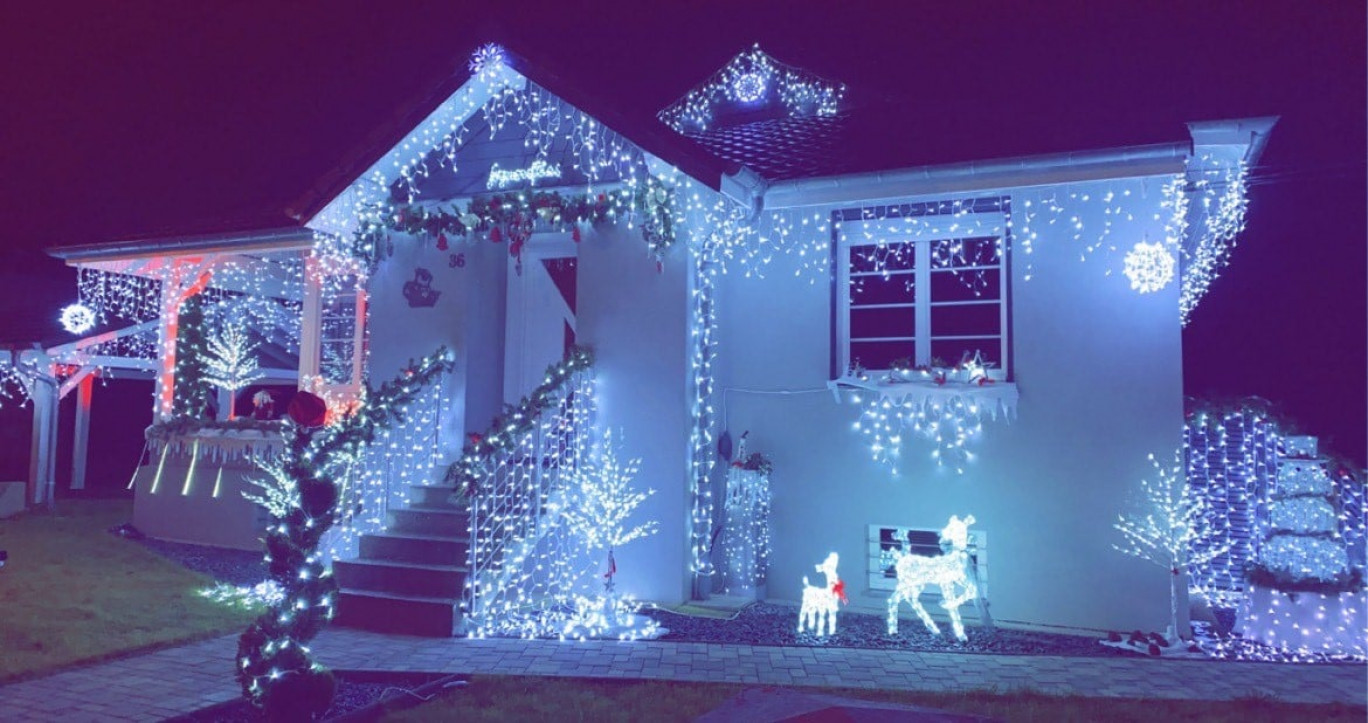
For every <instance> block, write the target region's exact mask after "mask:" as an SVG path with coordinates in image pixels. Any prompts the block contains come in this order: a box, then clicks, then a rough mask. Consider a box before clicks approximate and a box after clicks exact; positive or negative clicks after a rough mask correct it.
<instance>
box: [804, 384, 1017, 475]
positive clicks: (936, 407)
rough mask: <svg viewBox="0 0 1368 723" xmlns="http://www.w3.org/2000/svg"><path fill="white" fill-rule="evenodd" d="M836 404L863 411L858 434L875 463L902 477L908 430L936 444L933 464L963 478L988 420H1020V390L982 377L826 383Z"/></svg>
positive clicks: (932, 452)
mask: <svg viewBox="0 0 1368 723" xmlns="http://www.w3.org/2000/svg"><path fill="white" fill-rule="evenodd" d="M827 388H829V389H830V390H831V393H832V396H833V397H834V398H835V399H836V401H837V402H840V401H841V400H842V398H843V397H844V398H847V399H849V400H850V401H852V402H854V403H856V404H859V405H861V407H862V411H861V413H860V419H859V420H858V421H856V422H855V429H856V431H858V432H860V433H861V434H863V435H864V437H865V438H866V440H868V442H869V451H870V453H871V454H872V455H873V457H874V460H875V461H876V462H881V463H883V464H886V465H888V466H889V468H890V470H891V471H892V473H893V474H894V475H896V474H897V473H898V468H897V462H898V458H899V453H900V449H901V447H902V442H903V435H904V433H905V432H906V431H907V430H911V431H912V432H913V433H915V434H917V435H919V436H921V437H923V438H925V439H926V440H928V441H930V442H932V444H933V445H934V446H935V448H934V449H933V450H932V451H931V457H932V459H935V460H936V464H937V465H938V466H942V467H943V466H951V467H953V468H954V469H955V472H956V473H957V474H963V473H964V468H965V465H967V464H968V463H969V462H971V461H973V459H974V454H973V453H972V452H970V451H969V448H968V446H969V442H970V441H972V440H973V439H974V438H975V437H976V436H978V433H979V432H980V431H982V428H983V420H984V418H985V417H986V418H989V419H992V420H994V421H996V420H997V419H998V418H999V417H1002V418H1004V419H1011V418H1012V417H1015V416H1016V408H1017V399H1018V397H1019V394H1018V391H1017V386H1016V384H1014V383H1011V382H1005V381H997V380H994V379H991V378H989V377H980V378H977V379H975V380H974V381H972V382H971V381H958V380H957V379H956V378H954V377H953V376H951V375H935V376H927V377H925V378H916V377H911V378H908V377H898V378H895V377H894V376H892V375H880V376H878V377H870V376H868V375H867V374H859V375H855V374H847V375H846V376H843V377H841V378H839V379H833V380H831V381H829V382H827Z"/></svg>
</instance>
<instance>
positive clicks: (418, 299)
mask: <svg viewBox="0 0 1368 723" xmlns="http://www.w3.org/2000/svg"><path fill="white" fill-rule="evenodd" d="M441 295H442V292H440V291H438V290H436V289H434V288H432V272H431V271H428V270H427V269H425V268H423V267H421V266H419V267H418V268H416V269H414V270H413V280H412V281H406V282H404V298H405V299H408V305H409V307H410V308H414V309H419V308H427V307H431V306H434V305H436V304H437V297H438V296H441Z"/></svg>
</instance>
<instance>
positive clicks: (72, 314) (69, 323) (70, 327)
mask: <svg viewBox="0 0 1368 723" xmlns="http://www.w3.org/2000/svg"><path fill="white" fill-rule="evenodd" d="M60 320H61V322H62V328H63V329H66V330H67V331H68V332H70V333H72V334H84V333H86V332H87V331H90V330H91V329H94V328H95V311H94V310H93V309H91V308H90V307H89V306H86V305H85V304H69V305H67V306H66V307H65V308H63V309H62V315H61V317H60Z"/></svg>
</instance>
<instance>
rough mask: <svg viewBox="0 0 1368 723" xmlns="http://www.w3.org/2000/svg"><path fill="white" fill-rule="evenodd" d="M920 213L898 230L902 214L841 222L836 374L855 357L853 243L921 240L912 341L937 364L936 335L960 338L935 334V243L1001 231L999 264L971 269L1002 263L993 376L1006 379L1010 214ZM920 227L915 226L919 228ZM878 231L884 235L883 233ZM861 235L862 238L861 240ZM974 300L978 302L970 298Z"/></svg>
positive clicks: (923, 357) (921, 357)
mask: <svg viewBox="0 0 1368 723" xmlns="http://www.w3.org/2000/svg"><path fill="white" fill-rule="evenodd" d="M914 218H916V223H915V224H909V228H906V229H901V228H900V229H896V231H892V232H890V231H889V229H888V227H889V226H892V225H895V224H898V223H899V219H897V218H893V219H883V220H868V221H845V222H842V224H841V230H840V236H839V237H838V240H837V244H836V285H837V286H836V361H837V366H836V374H837V376H838V377H839V376H840V375H842V374H844V373H845V371H846V370H847V369H849V368H850V363H851V361H852V359H851V355H850V343H851V340H850V311H851V299H850V282H851V274H850V250H851V247H852V246H874V245H877V244H879V243H880V242H883V243H889V244H900V243H906V242H915V243H916V254H917V257H916V261H915V267H914V268H913V269H912V273H913V274H914V275H915V277H916V282H915V289H916V301H915V302H914V313H915V314H916V320H915V332H914V336H913V337H912V338H911V341H912V342H913V344H914V345H915V348H916V359H915V360H914V361H915V363H916V364H917V365H919V366H925V365H929V364H930V363H931V342H932V341H933V340H936V339H938V338H939V339H945V338H954V337H934V336H933V335H932V331H933V330H932V328H931V307H932V306H934V305H937V302H936V301H935V299H932V298H930V294H931V273H932V268H931V246H932V243H933V242H936V241H951V240H955V239H966V238H987V237H990V236H996V237H997V238H998V239H999V246H998V248H999V249H1001V256H1000V258H999V260H998V263H997V264H995V265H993V266H984V267H969V268H968V269H967V270H974V269H977V268H997V269H998V271H999V273H998V284H999V288H998V299H997V302H998V313H999V316H1000V319H999V329H1000V330H1001V333H1000V335H999V336H1000V339H999V344H1000V345H1001V347H1000V349H999V351H998V354H999V356H998V358H999V359H1001V360H1002V362H1001V364H999V365H998V366H995V367H993V368H992V369H990V370H989V371H988V376H989V377H990V378H992V379H994V380H997V381H1006V380H1007V379H1008V378H1009V377H1010V374H1011V366H1010V365H1011V354H1010V352H1011V327H1010V324H1009V321H1010V316H1009V314H1008V309H1009V305H1010V303H1011V302H1010V296H1009V291H1010V287H1011V282H1010V279H1009V277H1010V275H1011V273H1010V266H1009V265H1008V258H1007V256H1008V244H1007V240H1006V235H1007V230H1008V225H1007V218H1006V216H1004V215H1003V214H1002V213H1001V212H996V211H994V212H986V213H972V214H968V215H953V216H950V215H947V216H920V217H914ZM913 226H915V227H913ZM878 234H882V238H880V237H879V235H878ZM855 239H858V240H855ZM950 303H966V302H941V304H950ZM968 303H972V302H968ZM878 340H887V341H899V340H905V339H902V338H901V337H897V338H895V337H889V338H887V339H883V338H880V339H878ZM945 361H946V362H947V363H949V364H955V363H957V362H958V361H959V360H958V359H946V360H945ZM867 371H875V372H882V371H888V370H887V369H873V368H867Z"/></svg>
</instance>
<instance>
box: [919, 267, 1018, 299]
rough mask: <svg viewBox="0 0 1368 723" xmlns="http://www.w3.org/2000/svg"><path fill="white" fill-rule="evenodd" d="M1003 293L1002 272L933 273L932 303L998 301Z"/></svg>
mask: <svg viewBox="0 0 1368 723" xmlns="http://www.w3.org/2000/svg"><path fill="white" fill-rule="evenodd" d="M1001 292H1002V272H1001V271H999V270H997V269H975V270H972V271H970V270H966V271H933V272H931V300H932V301H974V300H980V299H993V300H996V299H997V298H998V297H999V296H1000V295H1001Z"/></svg>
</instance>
